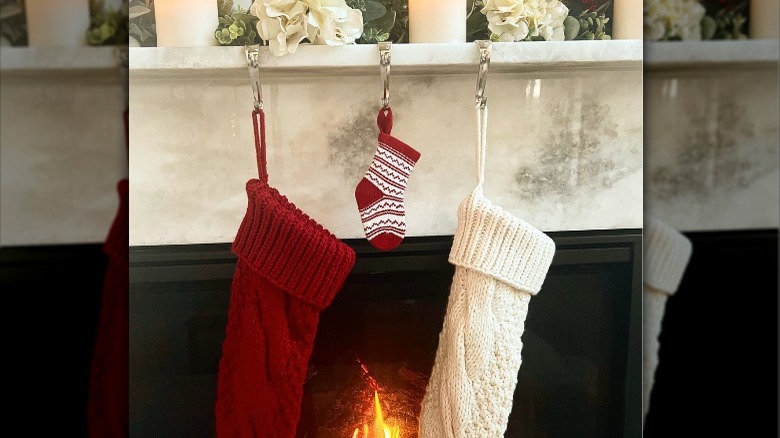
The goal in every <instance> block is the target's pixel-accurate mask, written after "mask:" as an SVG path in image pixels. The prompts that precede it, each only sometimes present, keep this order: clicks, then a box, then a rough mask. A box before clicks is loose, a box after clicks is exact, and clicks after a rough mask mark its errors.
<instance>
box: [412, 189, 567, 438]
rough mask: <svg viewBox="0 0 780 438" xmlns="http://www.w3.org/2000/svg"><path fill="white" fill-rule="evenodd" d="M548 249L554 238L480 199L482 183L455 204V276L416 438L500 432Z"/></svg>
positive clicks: (482, 436)
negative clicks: (526, 323) (528, 318)
mask: <svg viewBox="0 0 780 438" xmlns="http://www.w3.org/2000/svg"><path fill="white" fill-rule="evenodd" d="M554 253H555V244H554V243H553V241H552V239H550V238H549V237H548V236H546V235H545V234H544V233H542V232H541V231H539V230H538V229H536V228H534V227H533V226H531V225H529V224H528V223H526V222H524V221H523V220H521V219H519V218H517V217H515V216H513V215H511V214H510V213H508V212H506V211H505V210H503V209H502V208H501V207H498V206H496V205H495V204H493V203H492V202H491V201H489V200H488V199H487V198H485V197H484V195H483V193H482V187H481V184H480V185H478V186H477V188H476V189H474V191H473V192H472V193H471V194H469V196H468V197H467V198H466V199H465V200H464V201H463V202H462V203H461V204H460V206H459V208H458V227H457V231H456V233H455V239H454V242H453V246H452V250H451V252H450V257H449V260H450V263H452V264H454V265H455V276H454V278H453V280H452V286H451V289H450V296H449V300H448V303H447V313H446V315H445V318H444V326H443V328H442V332H441V333H440V335H439V346H438V349H437V352H436V360H435V362H434V366H433V371H432V373H431V378H430V381H429V383H428V388H427V391H426V394H425V397H424V399H423V404H422V413H421V418H420V437H421V438H494V437H495V438H497V437H503V436H504V432H505V430H506V425H507V421H508V419H509V413H510V411H511V409H512V399H513V394H514V389H515V386H516V385H517V374H518V371H519V369H520V363H521V350H522V341H521V336H522V334H523V330H524V327H525V324H524V323H525V318H526V315H527V312H528V303H529V301H530V299H531V296H532V295H535V294H537V293H538V292H539V290H540V289H541V287H542V283H543V282H544V278H545V276H546V275H547V271H548V269H549V267H550V264H551V262H552V258H553V255H554Z"/></svg>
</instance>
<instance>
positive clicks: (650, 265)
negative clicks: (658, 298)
mask: <svg viewBox="0 0 780 438" xmlns="http://www.w3.org/2000/svg"><path fill="white" fill-rule="evenodd" d="M643 240H644V259H643V265H644V279H643V281H644V283H645V284H646V285H648V286H650V287H652V288H653V289H656V290H660V291H663V292H665V293H667V294H669V295H672V294H674V293H675V292H676V291H677V287H678V286H679V285H680V280H682V277H683V274H684V273H685V268H686V267H687V266H688V260H689V259H690V258H691V252H692V250H693V248H692V245H691V241H690V240H688V238H687V237H685V236H683V235H682V234H681V233H680V232H679V231H677V230H675V229H674V228H672V227H670V226H669V225H667V224H665V223H663V222H661V221H659V220H658V219H655V218H652V217H649V216H645V221H644V239H643Z"/></svg>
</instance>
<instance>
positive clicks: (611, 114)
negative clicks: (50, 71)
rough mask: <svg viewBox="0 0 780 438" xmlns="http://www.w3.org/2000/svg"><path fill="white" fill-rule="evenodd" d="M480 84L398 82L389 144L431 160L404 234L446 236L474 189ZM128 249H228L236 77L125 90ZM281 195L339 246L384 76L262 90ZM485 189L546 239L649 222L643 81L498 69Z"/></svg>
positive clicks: (282, 83) (413, 195)
mask: <svg viewBox="0 0 780 438" xmlns="http://www.w3.org/2000/svg"><path fill="white" fill-rule="evenodd" d="M475 82H476V77H475V76H474V75H463V74H444V75H438V76H426V75H405V76H402V75H394V76H393V77H392V107H393V111H394V114H395V125H394V129H393V134H394V135H396V136H397V137H398V138H400V139H402V140H403V141H405V142H407V143H409V144H410V145H412V146H413V147H415V148H417V149H418V150H419V151H420V152H421V153H422V157H421V159H420V161H419V163H418V165H417V167H416V169H415V170H414V172H413V173H412V176H411V180H410V182H409V186H408V189H407V192H406V206H407V220H408V222H407V229H408V234H407V235H409V236H421V235H445V234H452V233H454V230H455V225H456V208H457V205H458V203H459V202H460V200H461V199H463V198H464V197H465V196H466V194H467V193H468V192H469V190H471V188H472V187H473V186H474V184H475V176H474V142H475V135H476V127H475V115H474V106H473V102H474V85H475ZM130 84H131V85H130V89H131V91H130V133H131V144H130V205H131V209H130V243H131V245H155V244H188V243H205V242H229V241H232V240H233V238H234V236H235V232H236V230H237V229H238V226H239V224H240V222H241V219H242V217H243V214H244V211H245V208H246V194H245V191H244V185H245V183H246V181H247V179H249V178H252V177H255V176H256V173H257V170H256V167H255V159H254V144H253V139H252V123H251V117H250V111H251V106H252V96H251V89H250V88H249V82H248V80H244V79H237V78H236V77H235V75H233V76H232V77H223V76H219V77H216V76H215V77H203V76H197V77H186V76H184V75H169V76H160V77H156V78H150V77H134V76H133V71H132V57H131V82H130ZM264 95H265V108H266V113H267V124H268V145H269V151H268V166H269V173H270V181H271V184H272V185H274V186H276V187H277V188H279V190H280V191H281V192H282V193H284V194H286V195H287V196H288V197H289V198H290V199H291V200H292V201H293V202H294V203H296V204H297V205H298V206H299V207H300V208H301V209H303V210H304V211H306V212H307V213H309V214H310V215H311V216H312V217H314V218H315V219H317V220H318V221H319V222H321V223H322V224H323V225H324V226H326V227H327V228H328V229H330V230H331V231H333V232H334V233H335V234H336V235H337V236H339V237H341V238H355V237H363V231H362V227H361V223H360V218H359V215H358V212H357V208H356V205H355V200H354V189H355V186H356V184H357V183H358V181H359V179H360V178H361V176H362V175H363V173H364V172H365V169H366V168H367V166H368V164H369V162H370V160H371V157H372V155H373V152H374V149H375V147H376V137H377V132H378V131H377V127H376V121H375V120H376V114H377V110H378V99H379V78H378V74H377V75H376V76H373V75H354V76H318V75H315V74H309V75H296V76H295V77H292V76H288V77H284V76H278V75H274V76H273V77H270V78H266V80H265V82H264ZM487 95H488V99H489V108H490V119H489V123H488V125H489V126H488V129H489V135H488V141H489V146H488V160H487V170H486V194H487V195H488V196H489V197H490V198H492V199H493V200H494V201H495V202H497V203H499V204H500V205H502V206H504V207H505V208H507V209H508V210H510V211H511V212H513V213H515V214H517V215H519V216H521V217H523V218H525V219H526V220H527V221H529V222H531V223H533V224H535V225H536V226H538V227H540V228H542V229H544V230H548V231H553V230H578V229H608V228H640V227H641V226H642V179H643V173H642V72H641V71H640V70H639V69H631V70H613V71H609V70H607V71H579V70H569V71H567V72H563V73H557V74H544V73H538V74H534V73H522V74H516V73H511V74H510V73H495V74H491V76H490V78H489V80H488V90H487Z"/></svg>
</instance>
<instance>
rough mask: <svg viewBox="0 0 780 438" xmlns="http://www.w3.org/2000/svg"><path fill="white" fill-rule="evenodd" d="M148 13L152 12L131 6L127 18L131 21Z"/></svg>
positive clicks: (143, 7)
mask: <svg viewBox="0 0 780 438" xmlns="http://www.w3.org/2000/svg"><path fill="white" fill-rule="evenodd" d="M149 12H152V10H151V9H149V8H147V7H146V6H131V7H130V12H129V15H128V18H130V19H131V20H132V19H133V18H138V17H140V16H141V15H144V14H148V13H149Z"/></svg>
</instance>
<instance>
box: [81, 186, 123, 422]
mask: <svg viewBox="0 0 780 438" xmlns="http://www.w3.org/2000/svg"><path fill="white" fill-rule="evenodd" d="M117 191H118V192H119V209H118V210H117V213H116V216H115V217H114V221H113V223H112V224H111V229H110V231H109V232H108V236H107V237H106V240H105V242H104V244H103V252H104V253H105V254H106V256H107V257H108V267H107V269H106V273H105V278H104V279H103V293H102V295H101V301H100V317H99V318H100V319H99V322H98V329H97V337H96V339H95V347H94V352H93V355H92V362H91V366H90V378H89V401H88V404H87V425H88V430H89V436H90V437H123V436H127V434H128V426H129V421H128V420H129V418H128V409H129V401H128V396H129V394H128V389H127V379H128V378H129V365H128V360H129V355H128V334H129V332H128V324H129V319H128V311H129V302H128V292H129V289H128V280H129V276H128V256H127V254H128V249H127V234H128V221H127V213H128V184H127V179H123V180H121V181H120V182H119V184H117Z"/></svg>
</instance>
